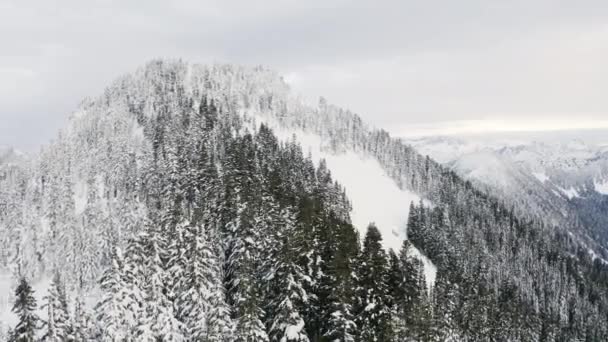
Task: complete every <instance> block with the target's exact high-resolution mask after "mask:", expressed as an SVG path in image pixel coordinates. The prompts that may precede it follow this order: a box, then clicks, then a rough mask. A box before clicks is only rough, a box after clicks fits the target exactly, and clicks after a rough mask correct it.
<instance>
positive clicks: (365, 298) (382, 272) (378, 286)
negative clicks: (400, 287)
mask: <svg viewBox="0 0 608 342" xmlns="http://www.w3.org/2000/svg"><path fill="white" fill-rule="evenodd" d="M381 241H382V236H381V235H380V231H379V230H378V228H377V227H376V226H375V225H374V224H370V225H369V226H368V228H367V234H366V235H365V239H364V240H363V250H362V251H361V256H360V258H359V261H360V265H359V267H358V276H357V280H358V285H357V287H358V288H357V292H358V300H359V303H358V310H357V313H358V314H357V326H358V328H359V338H360V339H361V340H362V341H390V340H391V339H392V338H393V337H392V334H393V331H392V326H391V323H392V322H391V319H392V317H391V310H390V308H389V297H388V296H389V289H388V287H387V275H388V272H387V271H388V264H387V259H386V254H385V252H384V249H383V248H382V245H381Z"/></svg>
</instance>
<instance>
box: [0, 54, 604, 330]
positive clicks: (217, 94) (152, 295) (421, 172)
mask: <svg viewBox="0 0 608 342" xmlns="http://www.w3.org/2000/svg"><path fill="white" fill-rule="evenodd" d="M414 143H417V142H414ZM438 143H440V144H443V145H444V146H445V145H446V144H447V145H450V146H452V147H453V148H454V151H463V154H462V158H459V159H458V160H453V161H451V162H450V163H451V165H452V167H453V168H454V169H458V170H460V171H458V172H459V173H461V174H462V176H465V177H468V178H472V179H477V178H479V179H493V183H485V182H477V184H476V185H472V184H471V182H467V181H465V180H463V177H462V176H459V175H458V174H456V173H455V172H454V171H452V170H450V169H449V168H447V167H445V166H443V165H441V164H439V163H437V162H435V161H434V160H433V159H432V158H429V157H428V156H425V155H423V154H420V153H419V152H418V151H417V150H416V149H415V148H412V146H410V145H408V144H405V143H404V142H403V141H402V140H400V139H396V138H393V137H391V136H390V135H389V134H388V133H387V132H386V131H384V130H382V129H378V128H375V127H373V126H371V125H369V124H367V123H365V122H363V121H362V120H361V118H360V117H359V116H357V115H356V114H354V113H351V112H350V111H348V110H345V109H342V108H339V107H336V106H333V105H331V104H329V103H328V102H327V101H326V100H325V99H321V100H320V101H319V103H316V104H309V103H306V102H304V101H302V100H300V99H299V98H298V97H296V96H295V95H294V94H292V93H291V91H290V89H289V86H288V85H287V84H286V83H285V82H284V81H283V79H282V78H281V77H280V76H279V75H277V74H276V73H274V72H272V71H269V70H266V69H264V68H248V67H240V66H233V65H213V66H204V65H196V64H189V63H185V62H182V61H164V60H157V61H153V62H151V63H148V64H147V65H145V66H144V67H142V68H140V69H138V70H137V71H135V72H133V73H131V74H128V75H125V76H124V77H121V78H120V79H118V80H117V81H116V82H114V83H113V84H112V85H111V86H109V87H108V88H107V89H106V91H105V92H104V94H102V95H101V96H99V97H97V98H93V99H87V100H85V101H83V103H82V105H81V106H80V108H79V109H78V110H77V111H76V112H75V113H74V114H73V115H72V117H71V120H70V124H69V126H68V127H67V128H66V129H65V130H64V131H63V132H62V133H61V134H60V135H59V136H58V138H57V140H55V141H54V142H52V143H51V144H49V145H48V146H45V147H44V148H43V149H42V151H41V153H40V154H39V155H36V156H32V157H31V158H28V159H27V161H23V162H16V163H13V165H12V166H11V170H10V171H9V172H7V173H6V174H5V177H0V209H1V210H0V270H1V272H2V273H1V274H0V289H10V291H13V290H14V288H15V285H16V284H17V283H18V284H19V287H17V289H18V290H19V291H20V293H25V294H30V293H31V289H29V287H28V286H29V285H28V281H29V282H30V283H33V284H34V289H36V291H37V294H36V296H37V298H38V299H39V300H42V301H43V302H45V303H54V304H51V305H49V306H46V311H47V312H48V313H49V314H48V315H47V314H46V313H42V312H41V313H40V315H41V317H42V319H43V320H46V321H47V322H49V321H50V320H51V318H53V317H58V318H61V319H64V321H63V323H65V322H66V321H65V317H72V318H71V320H68V321H69V322H70V324H71V325H72V326H73V327H74V328H75V329H76V328H77V331H78V333H79V334H81V336H85V335H87V336H89V337H91V339H93V340H96V341H97V340H99V341H104V340H123V339H128V338H129V337H133V336H137V337H138V338H140V337H141V338H142V339H144V340H167V341H182V340H188V339H189V338H192V336H199V337H200V336H208V337H209V340H213V341H219V340H222V341H244V340H247V341H269V340H272V341H274V340H285V341H287V340H289V341H300V342H302V341H325V340H340V341H356V340H375V341H392V340H427V339H430V340H452V341H457V340H471V341H486V340H506V339H509V340H513V341H534V340H540V339H546V340H560V339H561V340H575V339H583V338H584V337H585V336H591V335H593V336H596V337H598V338H599V339H604V338H606V337H608V325H607V324H606V322H605V320H604V318H605V317H606V314H607V312H608V311H607V309H606V308H607V307H608V295H606V293H608V291H607V290H608V282H607V281H605V277H604V272H606V270H605V269H604V267H605V265H604V264H602V263H598V262H597V259H598V258H594V257H591V256H590V254H589V253H581V251H585V250H588V249H589V248H590V247H594V246H588V245H587V244H586V241H585V240H584V239H583V238H582V237H581V235H580V234H579V232H578V231H576V230H574V229H572V227H571V226H570V225H568V224H566V225H561V224H560V225H556V226H555V227H548V226H547V225H546V224H545V222H543V221H542V220H536V219H534V214H536V213H538V211H539V210H542V211H546V212H551V213H552V214H555V216H556V217H559V216H560V215H561V216H564V217H569V216H568V215H569V212H568V211H567V210H569V209H570V207H566V209H564V211H563V212H562V211H561V210H562V209H563V208H562V207H561V205H562V203H565V204H564V205H566V204H568V203H570V202H571V200H570V199H568V196H566V195H564V194H562V193H560V192H559V191H556V190H555V189H551V188H550V187H545V185H544V184H545V183H547V182H541V181H539V179H544V178H543V176H542V175H548V176H547V177H549V179H550V180H551V181H553V178H551V176H549V175H550V173H549V172H545V173H542V174H541V173H540V171H539V170H537V169H535V172H536V171H539V173H537V174H536V175H534V174H529V173H527V172H525V171H526V170H525V169H524V167H523V166H521V165H520V164H518V163H516V162H513V161H512V159H508V158H507V154H506V152H505V151H502V150H500V149H487V150H484V151H478V150H476V149H473V148H472V147H471V146H459V145H458V144H454V143H452V142H450V141H442V142H438ZM417 146H419V147H420V148H421V149H422V148H423V147H424V146H423V145H417ZM465 152H466V153H465ZM445 156H447V154H446V155H444V157H445ZM438 157H439V156H438ZM509 158H516V157H509ZM480 166H483V167H481V168H480ZM496 175H500V177H493V176H496ZM513 184H515V185H516V186H518V187H520V188H521V189H526V197H517V196H513V194H512V192H510V191H508V190H509V189H508V187H509V186H512V185H513ZM560 184H562V183H560ZM563 184H564V185H563V186H566V185H565V183H563ZM533 186H534V187H537V189H536V188H533ZM556 186H557V185H556ZM499 189H500V190H499ZM564 189H568V188H564ZM554 190H555V191H554ZM547 196H555V197H556V198H557V199H559V200H551V201H549V202H550V203H546V202H544V201H541V200H540V199H541V198H542V199H546V198H547ZM535 197H538V198H539V199H536V198H535ZM518 201H519V202H518ZM535 201H536V202H535ZM560 201H561V202H560ZM526 203H530V204H534V205H535V206H536V207H535V210H525V205H526ZM514 204H515V205H514ZM513 207H516V210H513V209H512V208H513ZM370 222H375V225H374V224H372V225H369V223H370ZM559 223H564V222H562V221H559ZM406 228H407V230H406ZM406 238H407V240H408V242H404V240H405V239H406ZM389 250H393V252H392V253H391V252H389ZM592 251H593V250H592ZM597 254H598V255H601V253H599V251H598V253H597ZM102 275H103V276H102ZM50 279H52V280H51V281H49V280H50ZM2 282H3V283H2ZM45 294H48V295H49V296H45V299H42V298H41V297H42V296H43V295H45ZM25 297H27V296H25ZM67 298H73V299H74V300H73V301H72V302H71V303H73V304H74V305H73V306H72V307H73V309H66V308H67V307H68V305H67V304H66V302H68V299H67ZM26 299H27V298H26ZM28 300H29V299H28ZM87 303H91V304H93V305H85V304H87ZM22 304H25V305H21V306H20V307H21V309H22V310H26V311H27V310H28V305H29V304H28V303H27V300H25V301H24V303H22ZM0 305H4V308H3V311H2V312H1V313H0V320H2V321H3V322H2V323H5V322H6V323H8V325H13V324H14V323H16V322H15V320H16V319H17V317H16V316H15V315H12V314H10V313H8V308H9V306H10V303H9V300H8V297H6V298H0ZM565 313H568V314H565ZM55 315H57V316H55ZM21 317H26V316H24V315H21ZM27 317H30V316H27ZM62 317H63V318H62ZM91 317H95V319H91ZM50 326H51V324H47V325H46V326H45V329H50ZM64 332H65V331H64ZM1 334H2V332H1V331H0V336H1ZM142 336H143V337H142ZM144 337H145V338H144Z"/></svg>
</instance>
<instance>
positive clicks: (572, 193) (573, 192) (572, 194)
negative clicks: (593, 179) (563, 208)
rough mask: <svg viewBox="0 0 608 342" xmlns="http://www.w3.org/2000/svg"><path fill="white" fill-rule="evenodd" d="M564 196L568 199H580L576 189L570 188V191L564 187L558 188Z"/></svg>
mask: <svg viewBox="0 0 608 342" xmlns="http://www.w3.org/2000/svg"><path fill="white" fill-rule="evenodd" d="M557 188H558V189H559V191H561V192H562V194H564V195H566V196H567V197H568V199H573V198H574V197H579V194H578V191H576V189H575V188H574V187H570V188H568V189H564V188H562V187H559V186H558V187H557Z"/></svg>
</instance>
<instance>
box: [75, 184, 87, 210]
mask: <svg viewBox="0 0 608 342" xmlns="http://www.w3.org/2000/svg"><path fill="white" fill-rule="evenodd" d="M86 206H87V183H85V182H84V181H82V180H78V181H77V182H76V185H75V186H74V208H75V210H76V214H77V215H80V214H82V213H83V212H84V210H85V208H86Z"/></svg>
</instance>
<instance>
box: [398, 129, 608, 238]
mask: <svg viewBox="0 0 608 342" xmlns="http://www.w3.org/2000/svg"><path fill="white" fill-rule="evenodd" d="M585 133H586V132H584V131H583V132H578V133H577V134H578V136H579V137H580V138H579V139H574V138H572V134H571V133H570V132H564V133H563V134H562V136H563V137H560V134H559V133H554V134H553V135H551V138H547V137H544V139H542V138H541V139H538V138H535V137H534V135H530V136H528V137H526V136H525V135H520V136H518V137H517V139H513V138H504V137H501V136H500V135H498V136H496V137H494V138H492V139H490V138H488V137H481V138H480V137H423V138H417V139H407V142H408V143H410V144H411V145H413V146H414V147H415V148H416V149H417V150H418V151H419V152H420V153H422V154H427V155H429V156H431V157H432V158H434V159H435V160H438V161H440V162H441V163H443V164H444V165H446V166H448V167H449V168H451V169H452V170H454V171H455V172H456V173H458V174H459V175H460V176H462V177H463V178H465V179H468V180H470V181H472V182H473V183H476V184H477V185H478V186H481V187H485V188H488V189H490V190H491V191H492V192H497V193H500V194H501V195H502V196H503V197H504V198H505V199H507V201H508V202H510V204H512V205H514V206H516V207H518V208H519V211H520V212H522V213H527V214H532V215H537V216H538V217H543V218H544V220H545V221H546V222H548V223H551V224H563V223H568V224H569V225H570V226H578V227H582V228H584V229H585V230H586V233H587V235H588V237H589V238H590V239H591V240H593V241H594V242H597V243H599V244H600V245H601V246H602V247H603V248H606V247H607V246H608V239H607V235H608V219H607V217H608V210H606V209H607V208H606V202H607V199H608V144H605V143H603V142H602V141H601V140H595V141H593V140H592V141H584V140H583V139H582V138H585ZM594 133H595V134H597V132H595V131H594ZM606 136H608V132H606ZM607 140H608V138H607Z"/></svg>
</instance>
